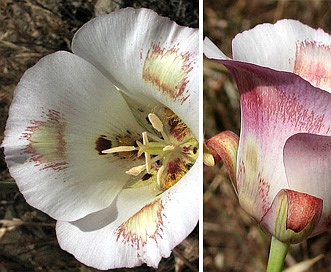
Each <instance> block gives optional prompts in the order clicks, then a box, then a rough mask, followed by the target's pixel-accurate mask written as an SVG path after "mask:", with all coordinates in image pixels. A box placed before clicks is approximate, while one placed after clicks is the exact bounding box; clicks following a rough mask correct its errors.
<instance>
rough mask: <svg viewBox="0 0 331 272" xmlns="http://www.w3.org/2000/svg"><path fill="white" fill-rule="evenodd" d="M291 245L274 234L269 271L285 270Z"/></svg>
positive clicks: (278, 271)
mask: <svg viewBox="0 0 331 272" xmlns="http://www.w3.org/2000/svg"><path fill="white" fill-rule="evenodd" d="M289 247H290V245H289V244H286V243H283V242H281V241H279V240H278V239H277V238H275V237H274V236H272V239H271V247H270V253H269V260H268V266H267V272H280V271H282V270H283V266H284V261H285V257H286V255H287V252H288V249H289Z"/></svg>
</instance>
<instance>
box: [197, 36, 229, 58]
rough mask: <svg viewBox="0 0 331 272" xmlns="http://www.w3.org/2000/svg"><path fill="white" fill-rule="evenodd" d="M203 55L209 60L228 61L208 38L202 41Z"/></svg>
mask: <svg viewBox="0 0 331 272" xmlns="http://www.w3.org/2000/svg"><path fill="white" fill-rule="evenodd" d="M203 53H204V54H205V55H206V57H207V58H209V59H229V58H228V57H227V56H226V55H225V54H224V53H223V52H222V51H221V50H220V49H219V48H218V47H217V46H216V45H215V44H214V43H213V42H212V41H211V40H210V39H209V38H208V37H206V38H205V39H204V41H203Z"/></svg>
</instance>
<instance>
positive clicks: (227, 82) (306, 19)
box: [203, 0, 331, 272]
mask: <svg viewBox="0 0 331 272" xmlns="http://www.w3.org/2000/svg"><path fill="white" fill-rule="evenodd" d="M283 18H292V19H297V20H300V21H301V22H303V23H305V24H307V25H310V26H312V27H314V28H318V27H320V28H323V29H324V30H325V31H326V32H329V33H331V1H321V0H315V1H287V0H283V1H273V0H251V1H246V0H205V1H204V23H203V25H204V35H205V36H208V37H209V38H210V39H211V40H212V41H213V42H214V43H216V44H217V45H218V47H219V48H220V49H221V50H222V51H223V52H224V53H225V54H226V55H227V56H229V57H231V40H232V39H233V38H234V36H235V35H236V34H237V33H239V32H242V31H243V30H247V29H250V28H252V27H254V26H255V25H257V24H260V23H266V22H269V23H274V22H276V21H277V20H279V19H283ZM239 128H240V107H239V96H238V92H237V88H236V85H235V84H234V81H233V79H232V77H231V75H230V74H229V73H228V72H227V70H226V69H225V68H224V67H222V65H220V64H217V63H213V62H210V61H208V60H206V59H204V133H205V138H206V139H208V138H210V137H212V136H213V135H215V134H217V133H218V132H221V131H223V130H232V131H234V132H236V133H237V134H238V133H239ZM203 229H204V232H203V241H204V252H203V263H204V272H208V271H226V272H230V271H249V272H250V271H255V272H259V271H265V268H266V262H267V257H268V251H269V243H270V237H269V236H268V235H266V234H265V233H263V232H262V231H261V230H260V228H259V227H258V226H257V225H256V223H255V222H254V221H253V220H252V219H251V218H250V217H249V216H248V215H247V214H246V213H245V212H244V211H243V210H242V209H241V208H240V207H239V205H238V200H237V198H236V195H235V194H234V191H233V189H232V185H231V184H230V180H229V178H228V175H227V172H226V170H225V168H224V166H223V165H222V164H220V165H218V166H215V167H205V169H204V222H203ZM320 254H323V255H324V257H323V258H322V259H321V260H320V261H318V262H317V263H316V264H315V265H314V266H313V268H311V269H310V270H309V271H331V233H325V234H322V235H320V236H317V237H314V238H311V239H309V240H307V241H305V242H303V243H301V244H297V245H294V246H291V249H290V252H289V254H288V256H287V259H286V265H285V267H289V266H291V265H293V264H295V263H298V262H301V261H303V260H307V259H310V258H313V257H316V256H318V255H320ZM297 272H298V271H297Z"/></svg>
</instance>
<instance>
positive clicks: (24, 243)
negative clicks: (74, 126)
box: [0, 0, 198, 272]
mask: <svg viewBox="0 0 331 272" xmlns="http://www.w3.org/2000/svg"><path fill="white" fill-rule="evenodd" d="M127 6H134V7H146V8H151V9H154V10H155V11H157V12H158V13H159V14H161V15H164V16H168V17H170V18H171V19H173V20H175V21H176V22H177V23H179V24H182V25H188V26H191V27H197V26H198V1H189V0H183V1H176V0H173V1H166V0H161V1H154V0H148V1H121V0H116V1H115V0H103V1H101V0H99V1H97V0H72V1H66V0H24V1H23V0H21V1H16V0H1V1H0V82H1V86H0V142H1V141H2V138H3V131H4V128H5V122H6V119H7V112H8V107H9V104H10V101H11V99H12V94H13V90H14V88H15V86H16V84H17V83H18V81H19V79H20V78H21V76H22V74H23V73H24V71H25V70H27V69H28V68H29V67H31V66H33V65H34V64H35V63H36V62H37V61H38V60H39V59H40V58H41V57H43V56H45V55H47V54H50V53H52V52H55V51H58V50H66V51H70V41H71V39H72V37H73V34H74V33H75V31H76V30H77V29H78V28H79V27H80V26H81V25H83V24H84V23H85V22H87V21H88V20H89V19H91V18H92V17H94V16H95V15H97V14H102V13H107V12H110V11H112V10H116V9H119V8H122V7H127ZM0 181H1V182H2V184H1V191H0V220H1V221H0V271H1V272H5V271H97V270H95V269H92V268H89V267H86V266H84V265H82V264H80V263H79V262H78V261H76V260H75V259H74V258H73V257H72V256H71V255H70V254H68V253H67V252H64V251H62V250H61V249H60V248H59V246H58V244H57V241H56V237H55V231H54V225H55V221H54V220H53V219H52V218H50V217H48V216H47V215H45V214H43V213H42V212H40V211H38V210H36V209H34V208H32V207H30V206H29V205H28V204H26V202H25V200H24V198H23V197H22V195H21V194H20V193H19V191H18V189H17V188H16V187H15V184H14V182H13V179H12V178H11V177H10V175H9V173H8V169H7V167H6V163H5V160H4V155H3V150H1V153H0ZM4 182H6V183H4ZM197 243H198V228H196V229H195V230H194V231H193V232H192V234H191V235H190V236H189V237H188V238H187V239H186V240H185V241H184V242H183V243H182V244H181V245H179V246H178V247H177V248H176V249H175V250H174V251H173V254H172V255H171V257H170V258H168V259H167V260H162V262H161V264H160V269H159V270H158V271H175V268H176V269H177V270H178V271H197V270H198V268H197V267H198V250H197V249H198V246H197ZM132 270H133V271H155V269H151V268H148V267H146V266H142V267H140V268H136V269H118V270H116V271H132Z"/></svg>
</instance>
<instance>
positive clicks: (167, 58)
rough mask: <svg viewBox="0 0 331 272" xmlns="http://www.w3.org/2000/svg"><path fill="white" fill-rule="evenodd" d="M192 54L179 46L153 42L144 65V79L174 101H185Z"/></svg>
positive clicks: (187, 95)
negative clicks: (160, 44)
mask: <svg viewBox="0 0 331 272" xmlns="http://www.w3.org/2000/svg"><path fill="white" fill-rule="evenodd" d="M190 58H191V54H190V53H189V52H187V53H180V52H179V50H178V48H175V47H173V48H169V49H166V48H161V47H160V46H159V45H156V44H152V47H151V49H150V50H149V51H148V53H147V56H146V59H145V62H144V67H143V79H144V80H145V81H146V82H149V83H151V84H153V85H154V86H156V87H158V88H159V89H160V90H161V91H162V92H163V93H165V94H167V95H169V96H170V97H171V98H172V99H173V100H174V101H175V100H178V99H179V100H180V101H181V103H183V102H184V101H185V100H186V99H187V98H188V97H189V94H188V90H187V88H186V87H187V84H188V78H187V76H188V73H189V72H190V71H191V70H192V63H191V61H190Z"/></svg>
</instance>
